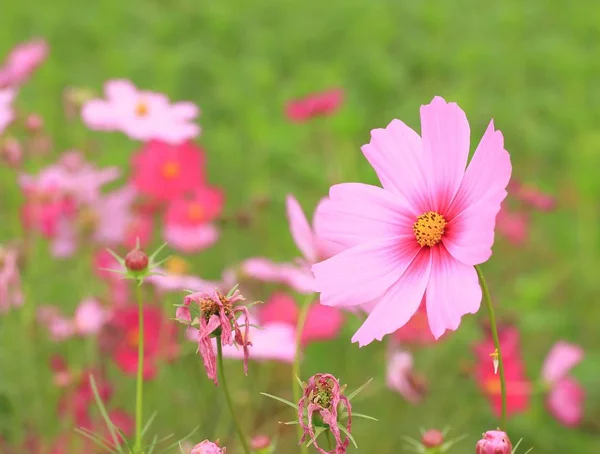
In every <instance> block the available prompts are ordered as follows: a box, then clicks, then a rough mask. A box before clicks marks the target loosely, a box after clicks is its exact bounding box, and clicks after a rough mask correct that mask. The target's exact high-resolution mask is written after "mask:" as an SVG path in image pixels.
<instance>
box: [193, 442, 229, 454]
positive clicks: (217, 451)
mask: <svg viewBox="0 0 600 454" xmlns="http://www.w3.org/2000/svg"><path fill="white" fill-rule="evenodd" d="M225 451H226V448H220V447H219V445H218V444H216V443H213V442H212V441H208V440H204V441H202V442H200V443H198V444H197V445H196V446H194V447H193V448H192V450H191V451H190V454H225Z"/></svg>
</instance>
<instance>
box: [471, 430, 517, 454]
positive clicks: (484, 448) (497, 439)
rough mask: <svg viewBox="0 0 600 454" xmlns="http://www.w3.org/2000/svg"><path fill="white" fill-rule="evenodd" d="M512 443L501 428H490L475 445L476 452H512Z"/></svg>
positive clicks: (484, 453)
mask: <svg viewBox="0 0 600 454" xmlns="http://www.w3.org/2000/svg"><path fill="white" fill-rule="evenodd" d="M511 452H512V443H511V442H510V439H509V438H508V435H506V432H502V431H501V430H488V431H487V432H486V433H484V434H483V438H482V439H481V440H479V441H478V442H477V445H476V446H475V454H511Z"/></svg>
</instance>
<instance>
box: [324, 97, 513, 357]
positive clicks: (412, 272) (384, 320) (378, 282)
mask: <svg viewBox="0 0 600 454" xmlns="http://www.w3.org/2000/svg"><path fill="white" fill-rule="evenodd" d="M421 124H422V137H419V135H418V134H417V133H416V132H414V131H413V130H412V129H410V128H409V127H408V126H406V125H405V124H404V123H402V122H401V121H399V120H393V121H392V122H391V123H390V124H389V126H388V127H387V128H386V129H375V130H373V131H372V132H371V142H370V143H369V144H368V145H365V146H364V147H363V148H362V150H363V153H364V154H365V156H366V157H367V159H368V160H369V162H370V163H371V165H372V166H373V167H374V169H375V171H376V172H377V174H378V176H379V179H380V181H381V183H382V185H383V189H382V188H379V187H376V186H369V185H365V184H360V183H346V184H340V185H336V186H333V187H332V188H331V190H330V192H329V200H328V201H327V203H325V204H323V206H322V207H321V208H320V213H317V215H320V216H324V218H325V221H324V222H323V227H322V235H323V237H324V238H325V239H326V240H331V241H335V242H337V243H339V244H341V245H343V246H345V247H347V248H348V249H346V250H344V251H342V252H340V253H339V254H337V255H335V256H333V257H332V258H330V259H328V260H326V261H324V262H321V263H318V264H316V265H314V266H313V268H312V269H313V272H314V274H315V277H316V288H317V290H318V291H319V292H321V303H322V304H325V305H328V306H356V305H361V304H364V303H367V302H369V301H371V300H373V299H376V298H377V299H378V302H377V305H376V306H375V308H374V309H373V310H372V311H371V313H370V314H369V316H368V318H367V319H366V321H365V322H364V323H363V325H362V326H361V327H360V329H359V330H358V331H357V332H356V334H355V335H354V337H353V338H352V341H353V342H358V343H359V345H360V346H364V345H366V344H369V343H370V342H372V341H373V340H375V339H377V340H381V339H382V338H383V336H385V335H386V334H389V333H392V332H394V331H395V330H397V329H398V328H401V327H402V326H404V325H405V324H406V323H407V322H408V321H409V320H410V318H411V317H412V316H413V314H414V313H415V312H416V311H417V309H418V307H419V305H420V303H421V300H422V299H423V296H424V295H425V297H426V308H427V318H428V322H429V327H430V329H431V332H432V333H433V335H434V337H435V338H436V339H437V338H439V337H440V336H441V335H442V334H444V332H445V331H446V330H448V329H450V330H456V329H457V328H458V326H459V324H460V320H461V317H462V316H463V315H465V314H468V313H475V312H477V310H478V309H479V305H480V303H481V288H480V287H479V282H478V278H477V273H476V272H475V269H474V267H473V265H477V264H479V263H483V262H485V261H486V260H487V259H488V258H489V257H490V255H491V246H492V244H493V240H494V225H495V219H496V215H497V214H498V211H499V209H500V204H501V203H502V201H503V200H504V198H505V197H506V190H505V188H506V185H507V183H508V180H509V178H510V174H511V164H510V158H509V155H508V153H507V152H506V151H505V150H504V140H503V137H502V134H501V133H500V132H499V131H496V130H495V129H494V124H493V122H490V124H489V126H488V128H487V130H486V132H485V134H484V136H483V138H482V140H481V142H480V143H479V145H478V147H477V149H476V151H475V154H474V155H473V158H472V159H471V161H470V163H469V166H468V168H467V169H466V171H465V166H466V164H467V159H468V155H469V140H470V130H469V123H468V121H467V118H466V116H465V114H464V112H463V111H462V110H461V109H460V108H459V107H458V105H456V104H455V103H446V101H445V100H444V99H442V98H440V97H435V98H434V99H433V101H432V102H431V103H430V104H428V105H425V106H422V107H421ZM399 302H400V303H399Z"/></svg>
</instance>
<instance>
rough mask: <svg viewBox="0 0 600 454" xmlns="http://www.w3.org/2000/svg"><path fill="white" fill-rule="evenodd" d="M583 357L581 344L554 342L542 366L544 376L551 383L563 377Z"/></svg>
mask: <svg viewBox="0 0 600 454" xmlns="http://www.w3.org/2000/svg"><path fill="white" fill-rule="evenodd" d="M582 359H583V349H582V348H581V347H580V346H579V345H574V344H570V343H568V342H564V341H560V342H557V343H556V344H554V346H553V347H552V349H551V350H550V352H549V353H548V356H547V357H546V360H545V361H544V365H543V367H542V378H543V379H544V380H545V381H546V382H547V383H549V384H554V383H556V382H558V381H559V380H561V379H563V378H564V377H565V376H566V375H567V374H568V373H569V372H570V371H571V369H573V367H575V366H576V365H577V364H579V363H580V362H581V360H582Z"/></svg>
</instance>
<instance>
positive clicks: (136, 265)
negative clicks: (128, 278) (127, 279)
mask: <svg viewBox="0 0 600 454" xmlns="http://www.w3.org/2000/svg"><path fill="white" fill-rule="evenodd" d="M125 266H126V267H127V269H128V270H129V271H144V270H145V269H146V268H148V255H146V253H145V252H144V251H141V250H140V249H133V250H131V251H129V252H128V253H127V255H126V256H125Z"/></svg>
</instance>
